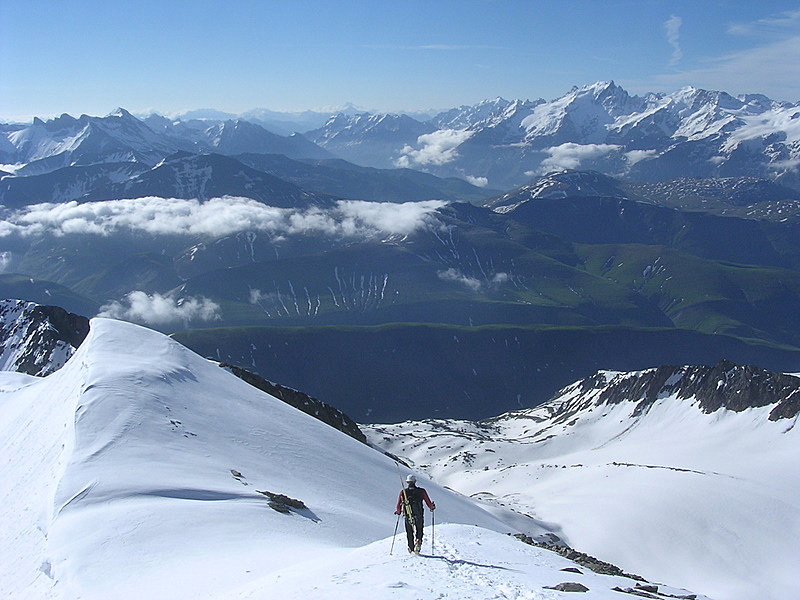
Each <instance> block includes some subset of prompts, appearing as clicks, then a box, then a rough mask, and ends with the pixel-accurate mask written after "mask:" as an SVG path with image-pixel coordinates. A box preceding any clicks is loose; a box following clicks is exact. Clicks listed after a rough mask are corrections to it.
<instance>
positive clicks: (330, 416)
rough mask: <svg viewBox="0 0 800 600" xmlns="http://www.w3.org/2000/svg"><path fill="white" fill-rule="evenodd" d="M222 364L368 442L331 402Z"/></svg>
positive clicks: (285, 400) (270, 392) (222, 364)
mask: <svg viewBox="0 0 800 600" xmlns="http://www.w3.org/2000/svg"><path fill="white" fill-rule="evenodd" d="M220 366H221V367H222V368H224V369H227V370H228V371H230V372H231V373H233V374H234V375H236V376H237V377H238V378H239V379H242V380H243V381H246V382H247V383H249V384H250V385H252V386H253V387H256V388H258V389H259V390H261V391H263V392H267V393H268V394H270V395H272V396H275V397H276V398H277V399H278V400H283V401H284V402H286V404H289V405H291V406H294V407H295V408H297V409H299V410H302V411H303V412H304V413H306V414H308V415H311V416H312V417H314V418H316V419H319V420H320V421H322V422H323V423H327V424H328V425H330V426H331V427H333V428H334V429H338V430H339V431H341V432H342V433H346V434H347V435H349V436H350V437H352V438H355V439H357V440H358V441H359V442H361V443H363V444H366V443H367V438H366V436H365V435H364V433H363V432H362V431H361V429H359V427H358V424H357V423H356V422H355V421H353V419H351V418H350V417H348V416H347V415H346V414H344V413H343V412H342V411H340V410H338V409H336V408H334V407H332V406H330V405H329V404H325V403H324V402H322V401H321V400H317V399H316V398H312V397H311V396H309V395H308V394H304V393H303V392H300V391H298V390H294V389H292V388H289V387H285V386H283V385H279V384H277V383H272V382H271V381H267V380H266V379H264V378H263V377H260V376H258V375H256V374H255V373H251V372H250V371H247V370H246V369H242V368H241V367H235V366H233V365H229V364H225V363H220Z"/></svg>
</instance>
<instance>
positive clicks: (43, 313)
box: [0, 300, 89, 376]
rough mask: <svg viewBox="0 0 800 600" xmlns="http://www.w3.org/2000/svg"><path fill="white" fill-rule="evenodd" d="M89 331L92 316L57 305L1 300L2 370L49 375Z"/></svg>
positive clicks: (60, 364) (0, 365) (60, 365)
mask: <svg viewBox="0 0 800 600" xmlns="http://www.w3.org/2000/svg"><path fill="white" fill-rule="evenodd" d="M88 333H89V319H87V318H86V317H82V316H79V315H75V314H73V313H69V312H67V311H65V310H64V309H63V308H59V307H57V306H40V305H38V304H34V303H33V302H24V301H22V300H0V370H3V371H19V372H20V373H27V374H28V375H37V376H45V375H49V374H50V373H52V372H54V371H57V370H58V369H60V368H61V367H62V366H64V363H66V362H67V360H68V359H69V357H70V356H72V354H73V353H74V352H75V350H76V348H78V346H80V345H81V342H83V340H84V339H85V338H86V335H87V334H88Z"/></svg>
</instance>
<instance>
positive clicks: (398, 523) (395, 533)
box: [389, 515, 400, 556]
mask: <svg viewBox="0 0 800 600" xmlns="http://www.w3.org/2000/svg"><path fill="white" fill-rule="evenodd" d="M398 525H400V515H397V521H395V522H394V534H393V535H392V547H391V548H389V555H390V556H391V554H392V552H394V538H396V537H397V526H398Z"/></svg>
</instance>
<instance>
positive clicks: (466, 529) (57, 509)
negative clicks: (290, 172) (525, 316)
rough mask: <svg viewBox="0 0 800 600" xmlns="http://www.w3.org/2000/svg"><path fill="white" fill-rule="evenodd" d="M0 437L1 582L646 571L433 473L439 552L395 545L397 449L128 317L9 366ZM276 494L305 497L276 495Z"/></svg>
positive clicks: (49, 591) (33, 588)
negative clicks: (569, 546)
mask: <svg viewBox="0 0 800 600" xmlns="http://www.w3.org/2000/svg"><path fill="white" fill-rule="evenodd" d="M43 397H46V398H47V399H48V402H46V403H43V402H41V398H43ZM0 440H1V442H0V443H2V455H3V457H4V458H5V460H6V467H5V470H4V477H2V478H0V506H2V511H1V512H0V540H2V547H3V548H4V550H3V552H2V555H3V560H2V561H0V595H2V596H3V597H9V598H11V597H13V598H16V599H27V598H30V599H37V600H41V599H43V598H65V599H72V598H78V597H80V598H83V599H86V600H90V599H101V598H102V599H105V598H109V597H114V598H119V599H121V600H122V599H126V598H131V599H133V598H136V599H140V598H153V599H162V598H163V599H167V598H169V599H170V600H175V599H181V598H187V599H188V598H198V597H203V598H226V599H231V600H232V599H239V598H274V597H282V598H332V597H342V596H347V597H354V598H365V599H366V598H376V597H379V598H390V597H391V598H419V597H429V596H430V597H434V596H435V597H440V598H459V599H462V600H463V599H464V598H476V599H477V598H485V593H486V586H490V587H491V588H492V589H499V590H503V593H504V594H505V597H507V598H519V599H522V598H550V597H555V596H554V595H553V593H554V592H550V591H548V590H546V589H545V587H548V586H550V587H552V586H558V585H559V584H561V583H564V582H570V581H574V580H576V579H579V580H580V581H581V583H582V585H585V586H586V587H588V588H589V590H590V591H589V592H588V593H587V597H588V598H598V599H599V598H606V597H608V594H609V593H610V591H609V590H610V589H612V588H613V587H621V588H629V587H633V586H634V585H636V584H637V583H638V582H636V581H633V580H630V579H628V578H625V577H619V576H601V575H597V574H594V573H591V572H584V571H582V570H581V572H580V573H574V572H573V573H562V572H561V571H560V570H561V569H563V568H567V567H573V568H574V567H575V565H574V563H570V562H569V561H567V560H566V559H564V558H562V557H560V556H558V555H556V554H554V553H552V552H547V551H545V550H541V549H538V548H533V547H530V546H526V545H524V544H521V543H519V542H518V541H517V540H514V539H513V538H511V537H509V536H507V535H505V533H506V532H511V531H518V530H527V531H528V533H530V534H532V535H534V536H536V535H542V534H544V533H545V532H546V530H545V529H543V528H542V527H541V525H540V524H538V522H537V521H536V520H534V519H530V518H527V517H523V516H521V515H519V514H515V513H512V512H509V511H503V510H500V509H497V508H495V509H493V512H494V513H495V514H496V515H497V516H492V515H491V514H489V513H487V512H486V511H484V510H483V509H481V508H480V507H479V506H477V505H476V504H475V503H473V502H471V501H469V500H468V499H465V498H464V497H462V496H459V495H457V494H454V493H452V492H449V491H447V490H445V489H444V488H441V487H440V486H438V485H436V484H435V483H432V482H428V481H424V482H423V483H424V485H425V487H426V488H427V489H428V491H429V493H430V495H431V496H432V497H433V498H434V500H435V501H436V502H437V506H438V508H437V511H436V517H437V518H436V525H437V528H436V532H435V534H436V537H435V547H434V548H433V552H432V553H427V543H429V542H433V541H434V540H433V539H432V538H433V533H434V532H433V530H431V529H430V528H429V529H428V530H427V531H428V536H427V539H428V542H426V552H425V553H426V554H428V556H427V557H414V556H411V557H408V556H407V555H406V554H405V549H404V548H403V547H402V545H403V540H402V539H401V536H400V535H398V536H397V539H396V540H395V543H396V545H395V546H394V553H393V554H391V555H390V553H389V551H390V550H391V549H392V528H393V525H394V522H395V518H394V516H393V515H392V511H393V509H394V503H395V500H396V498H397V490H398V487H399V480H400V478H399V474H398V470H397V468H396V466H395V464H394V463H393V462H392V461H391V460H390V459H389V458H388V457H386V456H384V455H383V454H381V453H380V452H377V451H375V450H374V449H372V448H369V447H368V446H366V445H364V444H362V443H360V442H358V441H356V440H354V439H352V438H350V437H348V436H346V435H344V434H343V433H341V432H339V431H336V430H334V429H332V428H330V427H328V426H326V425H324V424H323V423H321V422H319V421H317V420H316V419H314V418H312V417H310V416H308V415H306V414H304V413H302V412H300V411H298V410H296V409H294V408H292V407H290V406H288V405H287V404H285V403H283V402H281V401H279V400H277V399H275V398H273V397H271V396H269V395H267V394H264V393H263V392H261V391H259V390H257V389H256V388H254V387H252V386H250V385H248V384H246V383H245V382H243V381H241V380H239V379H237V378H236V377H235V376H233V375H232V374H230V373H228V372H227V371H225V370H223V369H220V368H219V367H218V366H216V364H214V363H210V362H208V361H206V360H204V359H202V358H200V357H199V356H197V355H195V354H193V353H192V352H190V351H189V350H187V349H185V348H184V347H182V346H180V345H179V344H177V343H176V342H174V341H173V340H171V339H169V338H167V337H165V336H163V335H161V334H158V333H156V332H153V331H150V330H146V329H143V328H141V327H138V326H134V325H130V324H126V323H122V322H118V321H113V320H108V319H94V320H93V321H92V322H91V331H90V333H89V335H88V337H87V338H86V340H85V341H84V343H83V344H82V345H81V346H80V348H79V349H78V351H77V352H76V353H75V354H74V356H73V357H72V358H71V359H70V360H69V361H68V362H67V364H66V365H65V366H64V367H62V368H61V369H60V370H58V371H56V372H55V373H53V374H52V375H50V376H48V377H45V378H34V377H30V376H24V375H21V374H18V373H0ZM403 472H406V471H405V469H404V470H403ZM278 494H280V495H285V496H287V497H288V498H289V499H293V500H295V502H293V503H291V504H290V505H285V504H284V505H283V506H278V507H277V508H275V509H274V510H273V507H272V504H271V503H270V501H269V500H268V498H266V497H265V495H266V496H273V497H274V496H275V495H278ZM272 502H273V503H274V499H273V501H272ZM279 508H280V509H281V510H278V509H279ZM664 590H665V591H667V590H671V588H664ZM684 593H685V592H684Z"/></svg>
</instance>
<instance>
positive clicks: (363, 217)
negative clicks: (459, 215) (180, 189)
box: [0, 197, 445, 238]
mask: <svg viewBox="0 0 800 600" xmlns="http://www.w3.org/2000/svg"><path fill="white" fill-rule="evenodd" d="M444 204H445V203H444V202H441V201H438V200H427V201H422V202H408V203H405V204H396V203H392V202H386V203H381V202H367V201H357V200H341V201H339V202H338V203H337V204H336V206H335V207H334V208H332V209H324V208H319V207H310V208H307V209H292V208H277V207H273V206H268V205H266V204H263V203H261V202H258V201H256V200H252V199H249V198H239V197H223V198H212V199H210V200H207V201H200V200H196V199H190V200H187V199H176V198H158V197H147V198H136V199H128V200H108V201H98V202H86V203H83V204H79V203H77V202H74V201H73V202H67V203H64V204H52V203H44V204H34V205H30V206H26V207H24V208H21V209H19V210H15V211H5V213H4V214H2V215H1V216H0V238H2V237H6V236H11V235H21V236H32V235H44V234H52V235H59V236H60V235H68V234H90V235H100V236H110V235H114V234H115V233H120V232H141V233H147V234H152V235H186V236H210V237H221V236H226V235H231V234H234V233H238V232H243V231H267V232H269V233H272V234H274V235H280V234H286V235H299V234H309V235H327V236H332V237H342V238H359V237H371V236H378V235H409V234H410V233H413V232H414V231H416V230H417V229H419V228H422V227H425V226H427V225H429V224H431V219H430V214H431V213H432V212H433V211H435V210H436V209H438V208H440V207H442V206H444Z"/></svg>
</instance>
